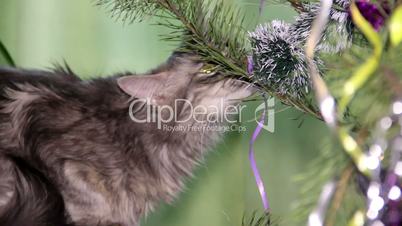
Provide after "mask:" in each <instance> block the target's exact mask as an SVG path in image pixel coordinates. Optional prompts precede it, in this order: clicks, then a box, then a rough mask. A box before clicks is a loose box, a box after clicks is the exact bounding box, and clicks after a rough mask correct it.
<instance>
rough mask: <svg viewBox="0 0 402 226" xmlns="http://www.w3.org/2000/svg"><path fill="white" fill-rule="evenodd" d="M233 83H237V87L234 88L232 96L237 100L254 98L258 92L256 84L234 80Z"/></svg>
mask: <svg viewBox="0 0 402 226" xmlns="http://www.w3.org/2000/svg"><path fill="white" fill-rule="evenodd" d="M232 82H233V83H235V85H234V86H232V87H233V93H232V95H233V96H235V98H236V99H245V98H247V97H250V96H252V95H253V94H255V93H256V92H257V91H258V89H257V87H256V86H255V85H254V84H251V83H248V82H245V81H240V80H234V81H232Z"/></svg>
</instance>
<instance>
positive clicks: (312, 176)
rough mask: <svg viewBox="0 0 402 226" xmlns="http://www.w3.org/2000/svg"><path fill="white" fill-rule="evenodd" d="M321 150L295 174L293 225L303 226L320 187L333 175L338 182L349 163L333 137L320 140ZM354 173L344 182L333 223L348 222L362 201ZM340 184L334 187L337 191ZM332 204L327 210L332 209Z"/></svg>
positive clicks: (315, 201)
mask: <svg viewBox="0 0 402 226" xmlns="http://www.w3.org/2000/svg"><path fill="white" fill-rule="evenodd" d="M320 143H321V147H322V149H321V152H320V153H319V155H318V156H317V157H316V158H315V159H314V160H313V161H312V162H311V163H309V166H308V169H307V170H306V171H305V172H303V173H301V174H300V175H298V176H297V177H296V183H297V184H299V185H300V197H301V198H300V199H298V200H297V202H296V203H295V205H294V212H293V217H292V221H294V225H303V224H304V223H305V222H307V218H308V215H309V214H310V213H311V211H312V210H313V209H314V208H315V207H316V204H317V200H318V198H319V195H320V193H321V189H322V187H323V186H324V184H326V183H327V182H328V181H330V180H332V179H333V178H336V179H337V183H338V184H339V181H340V180H341V175H342V173H343V171H344V170H346V169H347V168H348V167H350V166H351V164H352V162H351V160H350V159H349V157H348V156H347V155H346V154H345V153H344V152H342V151H341V148H340V147H339V146H338V145H336V144H335V143H334V140H330V139H326V140H324V141H321V142H320ZM355 176H356V175H355V174H354V173H353V175H352V176H351V177H350V179H349V180H348V181H347V187H346V191H345V192H344V195H345V196H344V197H343V200H342V202H341V203H340V207H339V208H338V211H337V212H336V213H335V212H333V214H335V216H336V224H335V225H339V226H341V225H347V221H348V220H349V219H350V216H351V215H352V214H353V213H354V211H355V210H356V208H359V207H361V206H362V205H364V204H363V202H362V198H361V197H360V194H359V191H358V189H357V187H356V180H355ZM338 189H339V186H337V190H338ZM331 208H332V207H331V206H330V209H329V211H330V212H331V211H332V210H331Z"/></svg>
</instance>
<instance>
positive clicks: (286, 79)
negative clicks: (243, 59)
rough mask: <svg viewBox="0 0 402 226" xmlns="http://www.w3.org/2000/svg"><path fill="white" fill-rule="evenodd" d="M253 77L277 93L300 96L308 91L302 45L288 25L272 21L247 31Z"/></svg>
mask: <svg viewBox="0 0 402 226" xmlns="http://www.w3.org/2000/svg"><path fill="white" fill-rule="evenodd" d="M250 38H251V44H252V49H253V64H254V65H253V66H254V68H253V69H254V78H255V80H256V82H258V83H259V84H263V85H264V86H266V87H268V88H269V89H271V90H272V91H273V92H275V93H277V94H279V95H287V96H291V97H294V98H301V97H304V96H305V95H306V94H307V93H308V92H309V90H310V87H311V82H310V77H309V75H308V69H307V60H306V56H305V53H304V45H303V43H302V42H301V41H300V40H298V38H297V37H295V36H293V35H292V33H291V25H289V24H287V23H285V22H283V21H278V20H274V21H272V22H271V23H268V24H265V25H259V26H258V27H257V29H256V30H255V31H254V32H251V33H250Z"/></svg>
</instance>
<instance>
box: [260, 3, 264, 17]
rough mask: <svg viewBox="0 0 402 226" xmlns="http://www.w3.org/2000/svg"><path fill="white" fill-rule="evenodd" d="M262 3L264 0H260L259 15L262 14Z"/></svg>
mask: <svg viewBox="0 0 402 226" xmlns="http://www.w3.org/2000/svg"><path fill="white" fill-rule="evenodd" d="M264 5H265V0H260V8H259V13H260V16H261V14H262V10H263V9H264Z"/></svg>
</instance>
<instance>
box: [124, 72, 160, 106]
mask: <svg viewBox="0 0 402 226" xmlns="http://www.w3.org/2000/svg"><path fill="white" fill-rule="evenodd" d="M165 77H166V74H165V73H158V74H153V75H144V76H138V75H130V76H124V77H121V78H118V79H117V84H118V86H119V87H120V88H121V89H122V90H123V91H124V92H125V93H127V94H128V95H130V96H132V97H135V98H138V99H149V100H152V99H153V98H154V97H155V96H156V95H157V93H158V92H159V90H160V89H161V88H162V87H163V83H164V81H165V80H166V79H165Z"/></svg>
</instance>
